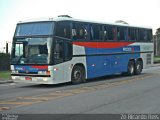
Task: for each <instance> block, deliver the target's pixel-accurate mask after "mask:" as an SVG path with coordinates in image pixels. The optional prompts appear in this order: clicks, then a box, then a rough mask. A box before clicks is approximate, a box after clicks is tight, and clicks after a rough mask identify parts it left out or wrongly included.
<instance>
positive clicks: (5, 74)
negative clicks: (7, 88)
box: [0, 71, 11, 80]
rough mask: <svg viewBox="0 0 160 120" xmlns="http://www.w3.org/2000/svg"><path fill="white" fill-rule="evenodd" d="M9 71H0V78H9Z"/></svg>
mask: <svg viewBox="0 0 160 120" xmlns="http://www.w3.org/2000/svg"><path fill="white" fill-rule="evenodd" d="M10 74H11V72H10V71H0V79H3V80H9V79H10V78H11V75H10Z"/></svg>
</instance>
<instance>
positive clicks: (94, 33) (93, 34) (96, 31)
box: [90, 25, 100, 40]
mask: <svg viewBox="0 0 160 120" xmlns="http://www.w3.org/2000/svg"><path fill="white" fill-rule="evenodd" d="M90 39H91V40H99V39H100V26H99V25H90Z"/></svg>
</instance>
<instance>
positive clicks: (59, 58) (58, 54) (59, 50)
mask: <svg viewBox="0 0 160 120" xmlns="http://www.w3.org/2000/svg"><path fill="white" fill-rule="evenodd" d="M54 61H55V64H57V63H61V62H63V41H62V40H55V47H54Z"/></svg>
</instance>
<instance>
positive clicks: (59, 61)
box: [53, 37, 72, 82]
mask: <svg viewBox="0 0 160 120" xmlns="http://www.w3.org/2000/svg"><path fill="white" fill-rule="evenodd" d="M71 59H72V44H71V42H70V41H68V40H66V39H65V38H64V39H63V38H58V37H56V39H55V41H54V64H55V65H54V68H53V69H54V77H55V80H57V82H59V81H61V82H62V81H63V82H67V81H69V80H70V79H71V61H70V60H71Z"/></svg>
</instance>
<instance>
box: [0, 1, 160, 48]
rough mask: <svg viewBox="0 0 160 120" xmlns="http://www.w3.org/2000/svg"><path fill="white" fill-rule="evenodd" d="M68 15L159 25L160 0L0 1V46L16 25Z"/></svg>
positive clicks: (80, 17)
mask: <svg viewBox="0 0 160 120" xmlns="http://www.w3.org/2000/svg"><path fill="white" fill-rule="evenodd" d="M58 15H70V16H72V17H73V18H76V19H84V20H91V21H102V22H109V23H114V22H115V21H117V20H124V21H126V22H127V23H129V24H130V25H136V26H147V27H148V26H149V27H151V28H152V29H153V34H155V31H156V29H157V28H159V27H160V0H0V49H1V48H2V47H5V43H6V41H12V39H13V34H14V32H15V27H16V24H17V23H18V22H19V21H23V20H27V19H34V18H46V17H48V18H52V17H57V16H58Z"/></svg>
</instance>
